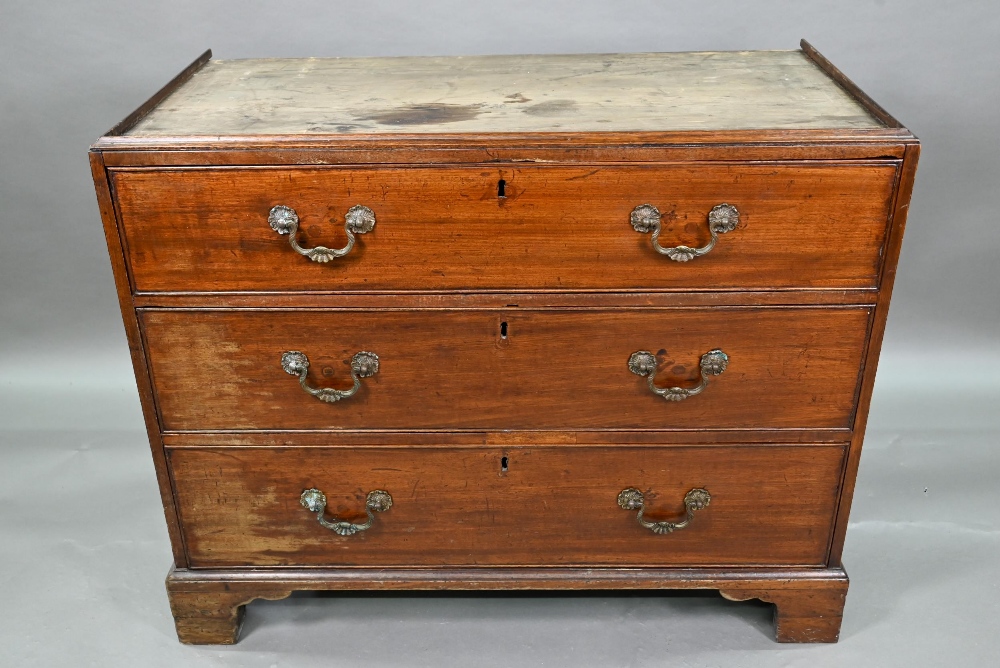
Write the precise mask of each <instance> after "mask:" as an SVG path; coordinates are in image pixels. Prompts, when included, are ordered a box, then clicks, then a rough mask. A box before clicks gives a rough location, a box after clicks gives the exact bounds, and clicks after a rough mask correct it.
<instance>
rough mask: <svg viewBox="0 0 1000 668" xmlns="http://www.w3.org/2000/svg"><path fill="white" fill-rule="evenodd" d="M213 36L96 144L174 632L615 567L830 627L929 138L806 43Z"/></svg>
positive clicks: (229, 630) (824, 631)
mask: <svg viewBox="0 0 1000 668" xmlns="http://www.w3.org/2000/svg"><path fill="white" fill-rule="evenodd" d="M210 57H211V54H210V53H206V54H205V55H203V56H202V57H201V58H200V59H198V60H197V61H196V62H195V63H193V64H192V65H191V66H190V67H189V68H188V69H187V70H185V71H184V72H182V73H181V74H180V75H179V76H178V77H177V78H176V79H175V80H174V81H172V82H171V83H170V84H168V86H167V87H165V88H164V89H163V90H162V91H160V92H159V93H158V94H157V95H155V96H154V97H153V98H152V99H151V100H150V101H149V102H147V103H146V104H145V105H144V106H143V107H141V108H140V109H139V110H138V111H136V112H135V113H133V114H132V115H131V116H130V117H129V118H127V119H126V120H125V121H123V122H122V123H121V124H119V125H118V126H117V127H116V128H114V129H113V130H112V131H110V132H109V133H108V134H107V135H106V136H104V137H102V138H101V139H100V140H99V141H98V142H97V143H96V144H95V145H94V146H93V147H92V149H91V153H90V156H91V165H92V168H93V175H94V181H95V184H96V187H97V194H98V200H99V203H100V207H101V213H102V216H103V220H104V227H105V232H106V235H107V241H108V248H109V251H110V255H111V261H112V265H113V267H114V274H115V280H116V284H117V289H118V294H119V299H120V302H121V308H122V314H123V317H124V321H125V327H126V331H127V333H128V340H129V345H130V348H131V353H132V359H133V362H134V365H135V373H136V379H137V382H138V386H139V391H140V396H141V399H142V408H143V412H144V415H145V420H146V425H147V429H148V433H149V440H150V445H151V447H152V452H153V460H154V463H155V466H156V472H157V478H158V480H159V485H160V492H161V495H162V499H163V505H164V509H165V512H166V518H167V525H168V528H169V532H170V538H171V544H172V546H173V558H174V568H173V569H172V570H171V572H170V574H169V575H168V578H167V589H168V592H169V597H170V604H171V607H172V610H173V614H174V617H175V620H176V624H177V632H178V636H179V637H180V639H181V641H183V642H188V643H232V642H235V641H236V639H237V637H238V633H239V623H240V619H241V616H242V611H243V606H244V605H245V604H247V603H248V602H250V601H252V600H253V599H255V598H269V599H274V598H280V597H284V596H287V595H288V594H289V593H290V592H292V591H293V590H300V589H317V590H335V589H618V588H621V589H654V588H672V589H684V588H710V589H718V590H720V591H721V592H722V594H723V596H725V597H727V598H730V599H736V600H743V599H750V598H758V599H762V600H764V601H769V602H771V603H774V604H775V610H776V613H775V619H776V627H777V638H778V640H781V641H834V640H836V639H837V636H838V633H839V629H840V620H841V614H842V610H843V605H844V600H845V596H846V592H847V584H848V580H847V576H846V574H845V572H844V569H843V567H842V565H841V551H842V547H843V544H844V535H845V530H846V526H847V518H848V512H849V510H850V505H851V496H852V492H853V486H854V480H855V476H856V473H857V468H858V460H859V456H860V453H861V445H862V439H863V435H864V427H865V420H866V417H867V413H868V406H869V400H870V398H871V392H872V385H873V382H874V378H875V369H876V364H877V361H878V354H879V348H880V345H881V341H882V332H883V329H884V325H885V321H886V313H887V309H888V306H889V296H890V292H891V289H892V283H893V277H894V273H895V268H896V260H897V257H898V254H899V248H900V243H901V240H902V235H903V226H904V221H905V217H906V211H907V206H908V202H909V199H910V191H911V187H912V184H913V178H914V173H915V170H916V164H917V156H918V153H919V144H918V143H917V140H916V138H915V137H914V136H913V135H912V134H911V133H910V132H909V131H907V130H906V129H905V128H903V127H902V126H901V125H900V124H899V123H898V122H897V121H895V120H894V119H893V118H892V117H891V116H889V115H888V114H887V113H886V112H885V111H884V110H883V109H882V108H881V107H879V106H878V105H876V104H875V103H874V102H873V101H872V100H870V99H869V98H868V97H867V96H866V95H865V94H864V93H862V92H861V91H860V90H859V89H858V88H857V87H856V86H855V85H854V84H852V83H851V82H850V81H849V80H847V79H846V78H845V77H844V76H843V75H842V74H841V73H840V72H839V71H838V70H837V69H836V68H834V67H833V66H832V65H830V63H829V62H827V61H826V60H825V59H824V58H823V57H822V56H820V55H819V54H818V53H817V52H816V51H815V50H814V49H812V47H810V46H809V45H808V44H807V43H805V42H803V44H802V49H801V50H798V51H762V52H742V53H697V54H688V53H673V54H623V55H576V56H493V57H469V58H378V59H278V60H242V61H240V60H234V61H225V60H222V61H213V60H210Z"/></svg>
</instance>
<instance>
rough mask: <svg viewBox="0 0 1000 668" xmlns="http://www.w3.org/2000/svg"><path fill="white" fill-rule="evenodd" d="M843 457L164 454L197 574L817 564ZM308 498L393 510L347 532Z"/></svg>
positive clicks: (331, 507) (753, 453) (626, 451)
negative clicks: (248, 569)
mask: <svg viewBox="0 0 1000 668" xmlns="http://www.w3.org/2000/svg"><path fill="white" fill-rule="evenodd" d="M843 459H844V447H843V446H842V445H795V446H784V445H765V446H698V447H694V446H680V447H678V446H671V447H625V446H600V447H597V446H593V447H592V446H573V447H523V448H506V449H503V450H501V449H484V448H482V447H478V448H472V447H469V448H456V447H448V448H445V447H440V448H438V447H412V448H395V447H370V448H341V447H280V448H256V447H217V448H184V449H174V450H171V451H170V452H169V460H170V466H171V473H172V475H173V482H174V489H175V492H176V498H177V505H178V507H179V510H180V514H181V521H182V523H183V531H184V538H185V542H186V546H187V551H188V557H189V560H190V565H191V566H192V567H194V568H199V567H201V568H210V567H240V566H254V567H260V566H369V567H373V566H406V565H410V566H412V565H427V566H443V565H454V566H533V565H534V566H748V565H801V566H820V565H823V564H824V563H825V562H826V559H827V551H828V546H829V541H830V536H831V533H832V526H833V522H834V512H835V509H836V504H837V498H838V493H839V487H840V478H841V468H842V466H843ZM627 488H633V489H636V490H638V491H639V492H640V493H641V499H642V501H641V502H642V503H643V504H644V513H645V516H644V517H643V519H644V520H645V521H648V522H672V523H675V524H676V523H680V522H683V521H684V519H685V518H686V517H690V522H689V523H688V524H687V526H684V527H678V528H676V529H675V530H673V531H671V532H667V530H668V529H669V527H667V526H665V525H657V526H653V527H652V528H650V527H646V526H642V525H641V524H640V523H639V522H638V521H637V515H638V511H637V509H636V506H637V503H638V501H639V498H640V497H639V495H636V494H635V493H631V494H624V495H622V494H621V493H622V491H623V490H625V489H627ZM310 489H317V490H320V491H321V492H322V493H323V494H324V495H325V499H326V508H325V511H324V512H323V513H322V517H323V518H324V520H325V521H326V522H327V524H328V525H331V526H333V525H336V522H337V521H344V522H346V523H348V525H342V526H341V527H340V529H341V531H344V532H350V531H351V530H352V529H351V527H350V526H349V524H355V525H363V524H364V523H365V522H366V521H367V519H368V518H367V515H366V512H365V506H366V498H369V495H368V493H369V492H370V491H373V490H384V491H385V492H388V494H389V495H390V496H391V499H392V504H391V507H389V508H387V509H385V510H382V511H381V512H372V515H373V517H374V521H373V522H372V523H371V526H370V528H367V529H364V530H357V531H356V532H355V533H353V535H339V534H338V533H337V532H336V530H335V529H333V528H329V527H328V526H323V525H321V523H320V521H319V519H318V517H317V513H316V512H312V511H310V510H309V509H307V508H306V507H304V506H303V505H302V502H301V498H302V495H303V492H304V491H306V490H310ZM692 490H706V491H707V492H708V493H709V495H710V497H709V503H708V505H707V506H706V507H704V508H700V509H695V506H696V505H698V501H699V499H698V497H699V495H701V493H700V492H695V493H694V494H689V493H690V492H691V491H692ZM620 496H626V497H629V498H628V499H624V501H626V502H628V501H629V500H631V502H632V506H633V509H623V508H622V507H621V505H620V504H619V497H620ZM686 496H687V498H688V500H689V503H690V505H689V506H686V505H685V498H686ZM701 496H703V495H701ZM307 500H311V501H312V502H313V505H314V508H316V506H317V504H318V503H319V500H320V499H319V495H317V494H312V495H310V498H309V499H307ZM702 500H704V499H702ZM373 501H375V502H378V501H379V499H373ZM383 503H384V500H383ZM687 507H690V508H691V510H690V512H686V508H687ZM654 529H658V530H659V531H660V532H659V533H658V532H657V531H654Z"/></svg>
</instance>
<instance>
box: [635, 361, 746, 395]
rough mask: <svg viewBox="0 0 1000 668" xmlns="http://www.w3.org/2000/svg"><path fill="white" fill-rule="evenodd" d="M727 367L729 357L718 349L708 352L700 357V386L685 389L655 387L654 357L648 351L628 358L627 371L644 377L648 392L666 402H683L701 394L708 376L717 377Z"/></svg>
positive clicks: (706, 383)
mask: <svg viewBox="0 0 1000 668" xmlns="http://www.w3.org/2000/svg"><path fill="white" fill-rule="evenodd" d="M728 365H729V355H727V354H726V353H724V352H722V351H721V350H719V349H718V348H716V349H715V350H709V351H708V352H707V353H705V354H704V355H702V356H701V384H699V385H698V386H697V387H692V388H690V389H685V388H683V387H657V386H656V384H655V383H654V382H653V377H654V376H655V375H656V356H655V355H653V353H651V352H649V351H648V350H639V351H636V352H634V353H632V354H631V355H630V356H629V358H628V369H629V371H631V372H632V373H634V374H635V375H637V376H645V377H646V382H647V383H648V384H649V391H650V392H652V393H653V394H656V395H658V396H661V397H663V398H664V399H666V400H667V401H683V400H684V399H687V398H688V397H693V396H694V395H696V394H701V393H702V391H703V390H704V389H705V388H706V387H708V378H709V376H718V375H719V374H721V373H722V372H723V371H725V370H726V367H727V366H728Z"/></svg>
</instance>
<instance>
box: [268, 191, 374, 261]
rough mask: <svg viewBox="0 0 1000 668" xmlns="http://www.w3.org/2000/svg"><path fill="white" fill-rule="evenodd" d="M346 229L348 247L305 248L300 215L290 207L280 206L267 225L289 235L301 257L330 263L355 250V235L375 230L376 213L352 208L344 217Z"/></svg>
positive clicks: (367, 209)
mask: <svg viewBox="0 0 1000 668" xmlns="http://www.w3.org/2000/svg"><path fill="white" fill-rule="evenodd" d="M344 218H345V222H344V229H345V230H346V231H347V245H346V246H344V247H343V248H326V247H325V246H316V248H303V247H302V246H300V245H299V240H298V231H299V215H298V214H297V213H295V209H293V208H292V207H290V206H284V205H283V204H279V205H278V206H276V207H274V208H273V209H271V212H270V213H269V214H268V215H267V224H268V225H270V226H271V229H272V230H274V231H275V232H277V233H278V234H287V235H288V243H289V244H291V246H292V248H293V249H294V250H295V252H296V253H298V254H299V255H304V256H306V257H307V258H309V259H310V260H312V261H313V262H329V261H330V260H335V259H337V258H338V257H344V256H345V255H347V254H348V253H350V252H351V249H352V248H354V235H355V234H367V233H368V232H371V231H372V230H373V229H375V212H374V211H372V210H371V209H369V208H368V207H367V206H361V205H360V204H359V205H357V206H352V207H351V208H350V209H348V210H347V214H346V215H345V216H344Z"/></svg>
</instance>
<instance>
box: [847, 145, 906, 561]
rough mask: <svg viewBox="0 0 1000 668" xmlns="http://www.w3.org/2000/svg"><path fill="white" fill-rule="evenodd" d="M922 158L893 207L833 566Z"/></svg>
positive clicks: (903, 182) (902, 183)
mask: <svg viewBox="0 0 1000 668" xmlns="http://www.w3.org/2000/svg"><path fill="white" fill-rule="evenodd" d="M919 158H920V145H919V144H914V145H912V146H910V147H908V148H907V152H906V156H905V157H904V158H903V170H902V175H901V177H900V182H899V187H898V190H897V193H896V200H895V202H894V204H893V216H892V229H891V231H890V236H889V239H888V240H887V242H886V252H885V261H884V263H883V270H882V279H881V286H882V287H881V290H880V292H879V297H878V304H877V305H876V306H875V315H874V316H873V325H872V328H871V333H870V335H869V338H868V351H867V353H866V355H865V359H864V367H863V368H864V371H863V374H864V382H863V384H862V390H861V394H860V397H859V399H858V403H857V409H856V412H855V419H854V436H853V438H852V440H851V446H850V450H849V452H848V460H847V465H846V466H845V467H844V484H843V486H842V492H841V496H840V505H839V507H838V509H837V518H836V529H835V532H834V540H833V546H832V548H831V551H830V559H829V562H828V563H829V564H830V565H831V566H837V565H839V564H840V562H841V558H842V556H843V551H844V539H845V537H846V535H847V523H848V520H849V518H850V513H851V503H852V501H853V497H854V487H855V483H856V481H857V475H858V465H859V464H860V461H861V449H862V445H863V443H864V438H865V429H866V427H867V424H868V411H869V409H870V408H871V399H872V392H873V391H874V387H875V374H876V372H877V370H878V360H879V354H880V352H881V350H882V339H883V337H884V335H885V324H886V319H887V318H888V315H889V301H890V298H891V297H892V288H893V284H894V282H895V280H896V266H897V263H898V261H899V251H900V248H901V246H902V243H903V233H904V231H905V229H906V217H907V213H908V212H909V208H910V197H911V195H912V193H913V182H914V179H915V178H916V173H917V162H918V160H919Z"/></svg>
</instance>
